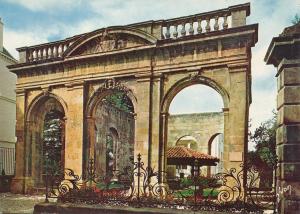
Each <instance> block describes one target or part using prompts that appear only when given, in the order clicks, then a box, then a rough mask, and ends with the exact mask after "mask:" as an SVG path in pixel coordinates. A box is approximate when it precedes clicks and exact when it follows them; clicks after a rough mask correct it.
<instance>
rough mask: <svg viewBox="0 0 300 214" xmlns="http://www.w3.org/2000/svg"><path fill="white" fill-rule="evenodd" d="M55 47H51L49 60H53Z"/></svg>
mask: <svg viewBox="0 0 300 214" xmlns="http://www.w3.org/2000/svg"><path fill="white" fill-rule="evenodd" d="M53 48H54V47H53V46H51V47H50V48H49V49H50V57H49V58H53Z"/></svg>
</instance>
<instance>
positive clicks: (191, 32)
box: [189, 20, 194, 35]
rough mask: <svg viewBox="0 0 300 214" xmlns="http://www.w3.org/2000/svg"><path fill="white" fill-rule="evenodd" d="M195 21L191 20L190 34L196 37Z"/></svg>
mask: <svg viewBox="0 0 300 214" xmlns="http://www.w3.org/2000/svg"><path fill="white" fill-rule="evenodd" d="M193 24H194V21H193V20H191V22H190V29H189V34H190V35H194V25H193Z"/></svg>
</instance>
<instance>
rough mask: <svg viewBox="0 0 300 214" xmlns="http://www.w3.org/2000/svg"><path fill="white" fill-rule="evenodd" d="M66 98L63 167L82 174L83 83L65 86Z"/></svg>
mask: <svg viewBox="0 0 300 214" xmlns="http://www.w3.org/2000/svg"><path fill="white" fill-rule="evenodd" d="M67 87H68V91H67V93H66V97H64V100H66V102H67V105H68V112H66V118H67V119H66V121H65V139H66V141H65V168H70V169H73V170H74V172H75V174H77V175H82V166H83V161H82V156H83V123H84V116H83V103H84V101H83V83H81V82H80V83H72V84H70V85H68V86H67Z"/></svg>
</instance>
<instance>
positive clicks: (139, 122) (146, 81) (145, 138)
mask: <svg viewBox="0 0 300 214" xmlns="http://www.w3.org/2000/svg"><path fill="white" fill-rule="evenodd" d="M136 91H138V93H137V94H136V96H137V100H138V106H137V109H136V114H137V117H136V127H135V145H134V158H135V160H136V158H137V155H138V154H139V153H140V154H141V158H142V162H144V164H145V166H148V155H149V154H151V149H150V148H149V120H150V118H149V116H150V115H149V106H150V97H149V96H150V77H138V79H137V86H136Z"/></svg>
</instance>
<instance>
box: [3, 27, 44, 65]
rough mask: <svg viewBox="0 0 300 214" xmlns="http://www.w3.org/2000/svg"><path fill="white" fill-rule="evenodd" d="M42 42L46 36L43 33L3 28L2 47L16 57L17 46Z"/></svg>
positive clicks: (17, 55) (17, 57) (17, 56)
mask: <svg viewBox="0 0 300 214" xmlns="http://www.w3.org/2000/svg"><path fill="white" fill-rule="evenodd" d="M44 42H47V37H46V36H45V35H41V34H36V33H33V32H25V31H14V30H10V29H7V30H5V32H4V47H5V48H6V49H7V50H8V51H9V52H10V53H11V54H12V55H13V57H15V58H16V59H19V54H18V52H17V51H16V48H17V47H24V46H30V45H36V44H40V43H44Z"/></svg>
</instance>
